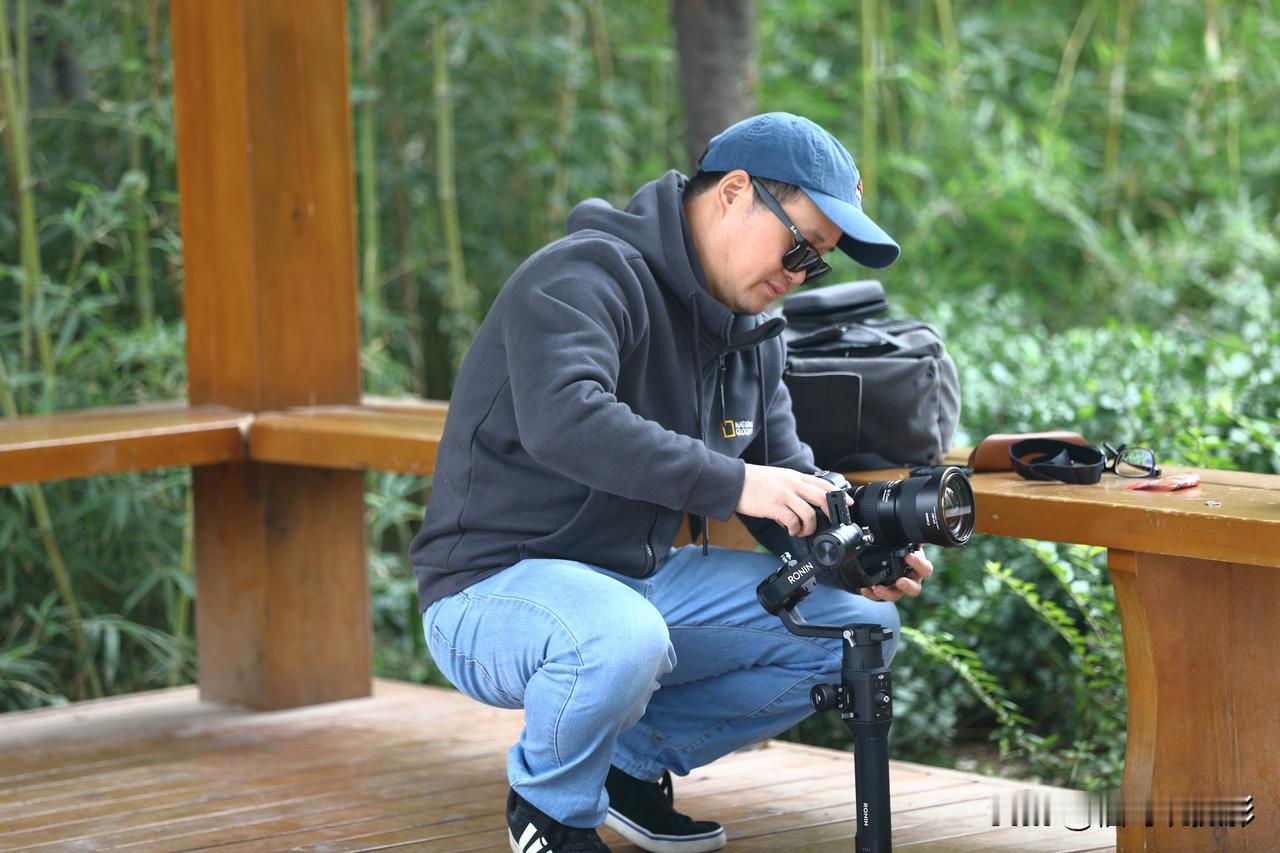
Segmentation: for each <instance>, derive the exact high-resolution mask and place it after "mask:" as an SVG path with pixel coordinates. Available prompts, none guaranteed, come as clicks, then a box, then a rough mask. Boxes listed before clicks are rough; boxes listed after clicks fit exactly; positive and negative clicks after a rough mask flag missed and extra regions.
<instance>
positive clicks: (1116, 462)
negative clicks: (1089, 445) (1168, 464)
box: [1102, 442, 1160, 478]
mask: <svg viewBox="0 0 1280 853" xmlns="http://www.w3.org/2000/svg"><path fill="white" fill-rule="evenodd" d="M1102 449H1103V450H1104V451H1105V453H1104V456H1103V465H1102V470H1103V471H1110V472H1111V473H1113V474H1115V475H1116V476H1117V477H1133V478H1142V477H1159V476H1160V468H1159V467H1158V466H1157V465H1156V453H1155V451H1154V450H1148V449H1147V448H1145V447H1129V446H1128V445H1125V444H1122V445H1120V446H1119V447H1112V446H1111V445H1110V444H1107V443H1106V442H1103V443H1102Z"/></svg>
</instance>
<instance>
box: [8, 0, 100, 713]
mask: <svg viewBox="0 0 1280 853" xmlns="http://www.w3.org/2000/svg"><path fill="white" fill-rule="evenodd" d="M2 5H3V4H0V6H2ZM3 14H4V10H3V9H0V15H3ZM0 406H3V407H4V415H5V417H6V418H16V417H17V416H18V401H17V399H16V397H15V396H14V393H13V386H12V385H11V384H10V382H9V371H8V369H7V368H6V367H5V363H4V356H3V354H0ZM15 488H19V487H15ZM26 488H28V489H30V490H31V508H32V511H33V512H34V513H35V517H36V531H37V532H38V533H39V535H40V539H41V541H42V542H43V544H44V550H45V554H46V556H47V557H48V558H49V569H50V570H51V571H52V572H53V582H54V584H55V585H56V586H57V587H58V595H59V597H60V598H61V599H62V603H63V605H64V606H65V607H66V608H67V617H68V619H69V620H70V623H71V639H72V642H74V643H75V646H76V652H77V653H78V654H79V656H80V670H81V672H82V673H83V674H84V676H85V677H86V678H87V679H88V682H89V689H88V691H86V690H85V685H84V682H82V681H81V682H78V683H77V686H78V688H79V692H80V698H82V699H83V698H88V697H93V696H101V695H102V682H101V680H100V679H99V678H98V667H97V665H96V664H95V663H94V662H93V657H92V656H91V655H90V654H89V643H88V640H86V639H85V635H84V624H83V623H82V622H81V620H80V602H79V600H78V599H77V598H76V593H75V588H74V587H73V586H72V585H71V575H70V574H69V573H68V572H67V566H66V564H65V563H64V562H63V560H62V550H61V548H59V547H58V540H57V537H55V536H54V535H53V518H52V516H51V515H50V513H49V505H48V504H47V503H46V502H45V499H44V489H43V488H42V487H41V486H40V484H39V483H32V484H30V485H29V486H27V487H26Z"/></svg>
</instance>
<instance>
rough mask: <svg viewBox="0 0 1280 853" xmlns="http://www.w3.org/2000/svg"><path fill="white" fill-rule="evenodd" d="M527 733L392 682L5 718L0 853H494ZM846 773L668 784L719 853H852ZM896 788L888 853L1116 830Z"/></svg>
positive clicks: (966, 782) (751, 775)
mask: <svg viewBox="0 0 1280 853" xmlns="http://www.w3.org/2000/svg"><path fill="white" fill-rule="evenodd" d="M519 730H520V715H519V713H518V712H512V711H501V710H496V709H491V708H487V707H484V706H482V705H479V704H477V703H474V702H472V701H471V700H469V699H467V698H466V697H464V696H461V695H460V694H457V693H454V692H452V691H448V690H442V689H439V688H432V687H421V686H417V685H411V684H405V683H402V682H394V681H385V680H379V681H376V682H375V684H374V695H373V696H372V697H370V698H368V699H353V700H348V701H343V702H333V703H330V704H325V705H313V706H310V707H306V708H299V709H294V710H288V711H275V712H252V711H245V710H241V709H237V708H232V707H228V706H222V705H212V704H207V703H201V702H200V701H199V699H198V697H197V694H196V688H194V687H183V688H176V689H173V690H163V691H156V692H151V693H143V694H136V695H133V696H128V697H123V698H116V699H105V700H100V701H96V702H86V703H80V704H77V705H72V706H69V707H66V708H57V709H47V710H40V711H29V712H22V713H15V714H8V715H4V716H0V849H5V850H9V849H44V850H105V849H118V848H129V849H136V850H148V851H169V850H191V849H202V848H208V847H217V848H218V849H219V850H221V851H228V852H229V851H242V850H243V851H248V850H255V851H256V850H277V849H294V848H306V849H315V850H377V849H384V848H390V847H405V848H408V849H414V850H436V851H451V853H452V851H466V850H497V851H503V850H507V842H506V829H505V823H504V820H503V805H504V803H505V800H506V792H507V783H506V776H505V755H506V750H507V748H508V746H509V745H510V744H511V742H512V741H513V740H514V738H515V737H516V735H517V733H518V732H519ZM852 771H853V767H852V757H851V756H850V754H848V753H842V752H837V751H834V750H826V749H817V748H813V747H805V746H798V745H795V744H788V743H781V742H777V741H773V742H770V743H768V744H766V745H765V746H763V747H761V748H757V749H752V750H746V751H743V752H740V753H736V754H734V755H731V756H728V757H726V758H724V759H721V760H720V761H718V762H716V763H715V764H712V765H711V766H709V767H705V768H701V769H699V770H697V771H695V772H694V773H693V774H691V775H690V776H689V777H688V778H685V779H677V780H676V796H677V803H678V804H679V805H680V806H681V807H682V808H683V809H684V810H685V811H687V812H689V813H692V814H694V815H698V816H707V817H714V818H715V819H717V820H720V821H722V822H723V823H724V824H725V826H726V828H727V830H728V833H729V839H730V840H729V845H728V848H727V849H728V850H731V851H748V850H751V851H790V850H843V849H850V850H851V849H852V848H853V840H852V839H853V835H854V832H855V826H854V822H853V819H852V818H853V802H852V801H853V772H852ZM892 783H893V813H894V816H893V820H894V847H895V849H912V850H921V851H929V850H934V851H961V850H993V849H1007V850H1019V851H1042V850H1043V851H1048V850H1055V851H1067V850H1072V851H1084V850H1110V849H1114V848H1113V845H1114V843H1115V833H1114V830H1104V829H1090V830H1087V831H1084V832H1073V831H1071V830H1068V829H1065V828H1063V827H1062V826H1060V825H1059V826H1057V827H1052V828H1044V827H1040V828H1028V827H1008V826H1006V827H1004V828H999V829H996V828H993V827H992V826H991V802H992V797H993V795H999V796H1008V795H1009V794H1011V793H1012V792H1014V791H1026V790H1036V791H1039V792H1042V793H1043V792H1050V791H1051V790H1052V789H1045V788H1034V789H1033V788H1032V787H1031V786H1024V785H1020V784H1017V783H1012V782H1007V781H1003V780H997V779H988V778H985V777H981V776H975V775H972V774H965V773H957V772H954V771H950V770H940V769H936V768H930V767H923V766H920V765H915V764H907V763H903V762H894V764H893V766H892ZM1006 822H1007V821H1006ZM605 835H606V838H607V840H608V841H609V842H610V843H611V845H612V846H613V848H614V849H615V850H619V851H626V850H631V851H634V850H635V849H636V848H634V847H631V846H630V845H627V844H625V843H623V842H622V841H621V840H620V839H619V838H618V837H617V836H615V835H613V834H612V833H611V832H608V831H607V830H606V831H605Z"/></svg>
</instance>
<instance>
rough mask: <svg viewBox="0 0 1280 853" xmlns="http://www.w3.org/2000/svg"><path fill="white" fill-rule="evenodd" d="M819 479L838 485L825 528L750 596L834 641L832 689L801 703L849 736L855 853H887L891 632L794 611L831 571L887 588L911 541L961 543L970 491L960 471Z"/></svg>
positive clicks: (970, 508)
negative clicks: (839, 655) (826, 714)
mask: <svg viewBox="0 0 1280 853" xmlns="http://www.w3.org/2000/svg"><path fill="white" fill-rule="evenodd" d="M817 476H819V477H821V478H822V479H824V480H826V481H827V482H828V483H831V485H833V486H835V487H836V488H835V489H834V490H832V491H830V492H828V493H827V517H828V518H829V519H830V520H831V526H830V528H829V529H826V530H824V531H822V532H821V533H819V534H818V535H817V536H814V537H813V539H812V540H811V550H810V553H809V555H808V556H807V557H806V558H805V559H804V560H803V561H800V560H796V559H793V558H792V557H791V555H790V554H783V555H782V566H781V567H780V568H779V569H778V570H777V571H776V572H774V573H773V574H771V575H769V577H767V578H765V579H764V580H763V581H761V582H760V585H759V586H758V587H756V598H757V599H759V601H760V605H761V606H762V607H764V609H765V610H767V611H768V612H769V613H772V614H773V615H774V616H777V617H778V618H780V619H781V620H782V624H783V625H785V626H786V627H787V630H788V631H790V632H791V633H793V634H798V635H799V636H802V637H830V638H832V639H838V640H841V641H842V643H841V646H842V648H843V649H844V655H843V660H842V662H841V664H840V683H839V684H819V685H818V686H816V687H814V688H813V690H812V692H811V693H810V696H809V699H810V701H812V702H813V707H814V708H816V709H817V710H819V711H828V710H831V709H835V710H837V711H839V712H840V717H841V719H843V720H844V724H845V725H846V726H848V727H849V731H850V732H851V733H852V734H853V760H854V767H853V771H854V785H855V793H856V795H857V805H858V810H857V815H856V818H857V821H858V834H857V839H856V844H857V850H858V853H888V851H889V850H891V849H892V846H891V841H892V830H891V827H890V817H889V726H890V725H892V723H893V678H892V675H891V674H890V672H889V667H888V666H886V665H885V662H884V654H883V651H882V649H881V643H883V642H884V641H885V640H890V639H893V632H891V631H889V630H887V629H885V628H884V627H883V626H881V625H870V624H864V623H855V624H851V625H810V624H809V623H808V622H806V621H804V618H803V617H802V616H801V615H800V613H799V612H798V611H797V610H796V605H798V604H799V603H800V602H801V601H803V600H804V599H805V598H806V597H807V596H808V595H809V593H811V592H813V589H814V587H815V586H817V584H818V573H819V572H823V571H833V572H835V573H836V574H837V575H838V576H839V577H840V578H841V579H842V580H843V581H844V584H845V585H846V586H847V587H848V588H850V589H854V588H859V587H869V586H875V585H877V584H892V583H894V582H895V581H896V580H897V579H898V578H901V577H905V576H906V575H907V573H908V572H909V571H910V569H911V567H910V566H909V565H908V564H907V562H906V557H907V555H908V554H909V553H910V552H911V551H913V550H915V549H916V548H918V547H919V543H924V542H929V543H932V544H935V545H942V546H943V547H947V548H958V547H960V546H961V545H964V544H965V543H966V542H968V541H969V536H970V535H971V534H972V533H973V521H974V505H973V489H972V488H971V487H970V486H969V480H968V479H967V478H966V477H965V474H964V472H963V471H961V470H960V469H959V468H952V467H945V466H943V467H937V468H921V469H916V471H914V472H913V474H912V476H911V477H908V478H906V479H903V480H893V481H890V482H883V483H870V484H867V485H863V486H859V487H857V488H854V487H852V486H850V485H849V482H848V481H847V480H846V479H845V478H844V477H842V476H841V475H839V474H833V473H831V472H829V471H822V472H820V473H819V474H818V475H817ZM850 507H852V508H853V510H852V512H851V511H850ZM863 562H865V563H868V564H869V565H868V566H863V565H861V563H863Z"/></svg>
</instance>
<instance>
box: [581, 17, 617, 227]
mask: <svg viewBox="0 0 1280 853" xmlns="http://www.w3.org/2000/svg"><path fill="white" fill-rule="evenodd" d="M587 14H588V15H589V16H590V19H591V42H592V47H593V48H594V50H595V55H596V69H597V74H598V76H599V78H600V104H601V106H602V107H603V108H604V112H605V114H606V115H607V116H608V117H609V118H610V119H611V121H610V122H609V123H608V125H607V127H606V129H605V149H606V157H607V158H608V160H609V177H610V179H611V186H612V189H613V195H614V199H615V201H618V202H621V201H623V200H624V199H625V198H626V192H627V187H626V177H625V176H626V173H627V157H626V153H625V152H624V151H623V150H622V145H621V143H620V142H619V141H618V134H617V131H616V130H615V127H616V124H617V117H618V102H617V99H616V98H615V97H614V96H613V88H614V76H613V52H612V50H611V49H610V47H609V22H608V19H606V18H605V14H604V7H603V6H601V4H600V0H587Z"/></svg>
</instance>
